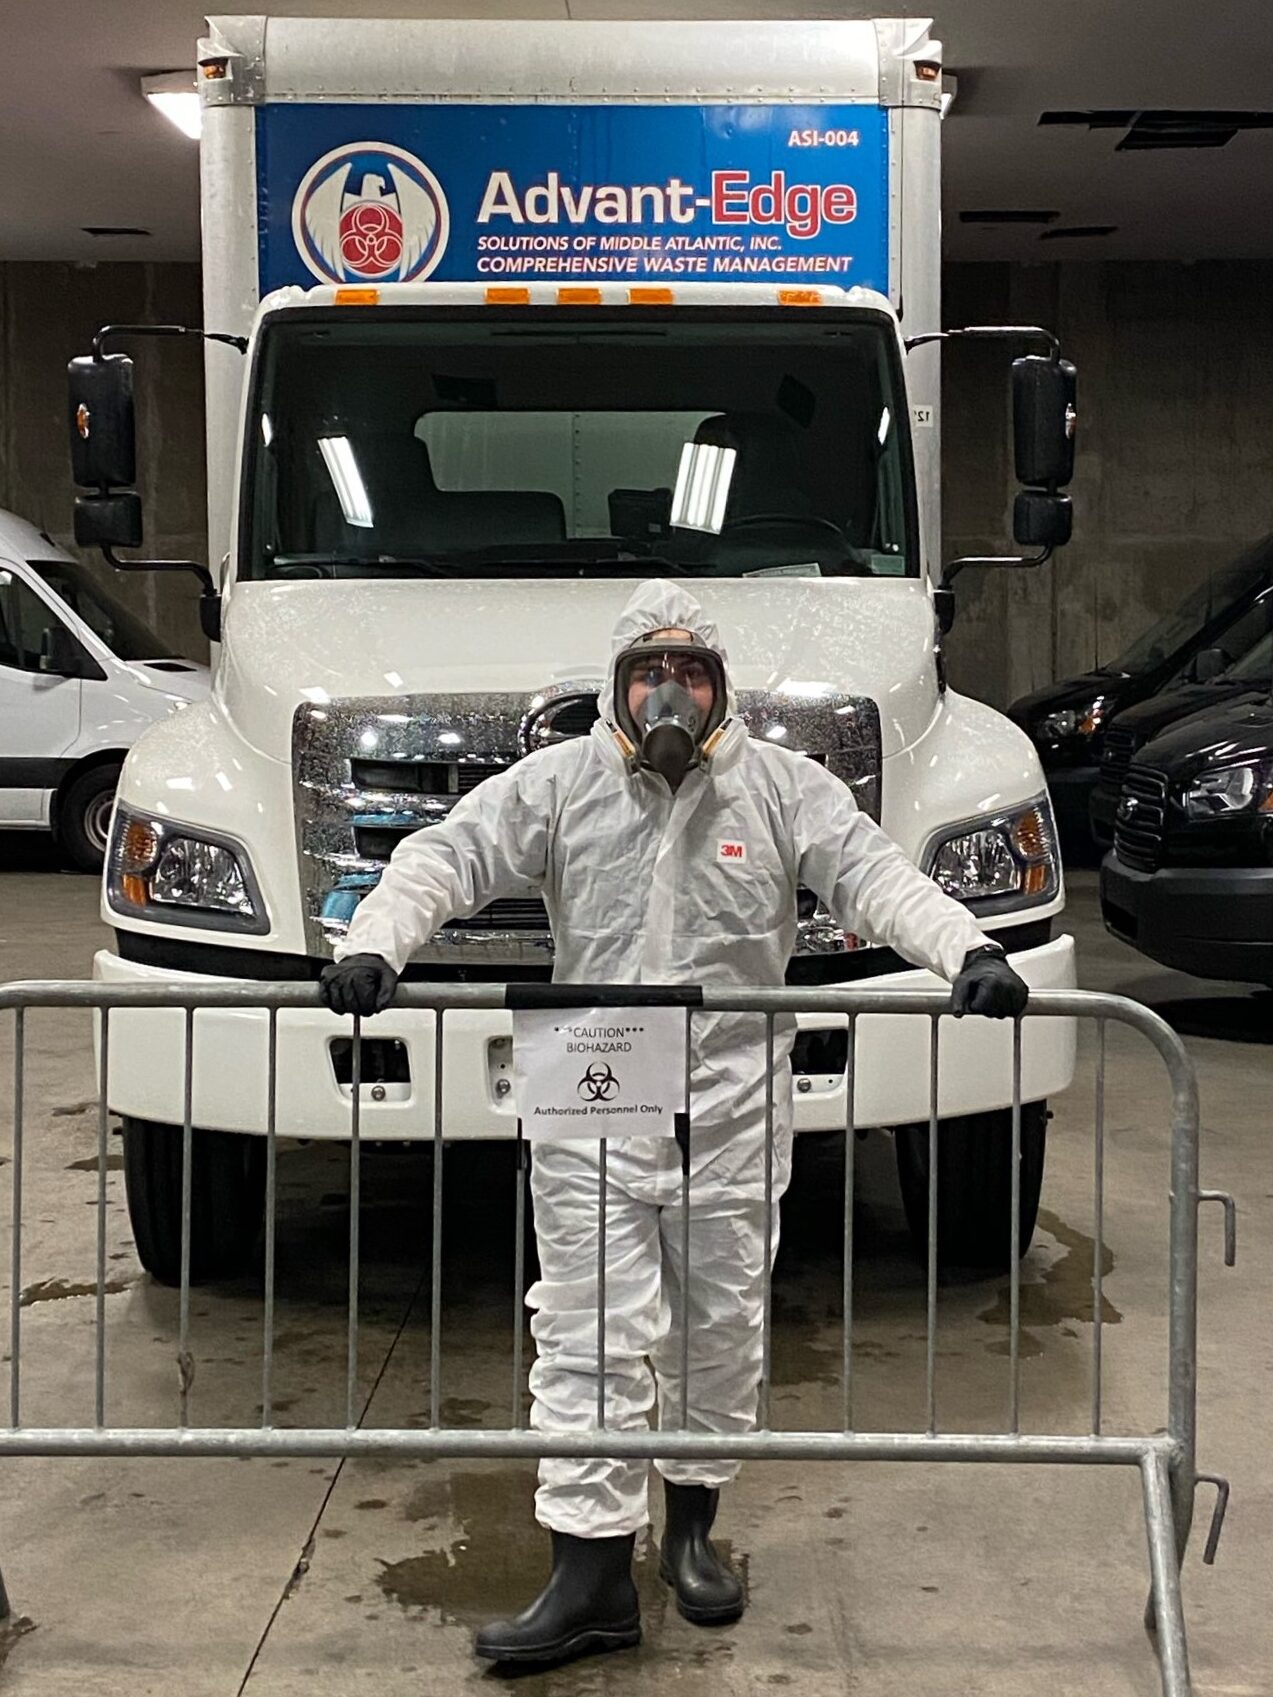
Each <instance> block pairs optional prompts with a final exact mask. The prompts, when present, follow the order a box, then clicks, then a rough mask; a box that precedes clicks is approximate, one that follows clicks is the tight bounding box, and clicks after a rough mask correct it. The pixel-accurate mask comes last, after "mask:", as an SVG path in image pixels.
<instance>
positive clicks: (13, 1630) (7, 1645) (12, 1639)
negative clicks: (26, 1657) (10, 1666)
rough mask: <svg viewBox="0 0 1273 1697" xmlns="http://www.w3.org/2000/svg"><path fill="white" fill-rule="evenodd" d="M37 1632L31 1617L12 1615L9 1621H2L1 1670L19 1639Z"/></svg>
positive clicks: (0, 1632) (0, 1630)
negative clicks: (29, 1633)
mask: <svg viewBox="0 0 1273 1697" xmlns="http://www.w3.org/2000/svg"><path fill="white" fill-rule="evenodd" d="M34 1631H35V1622H34V1621H33V1620H32V1619H31V1617H30V1615H10V1616H9V1618H8V1620H0V1669H3V1667H4V1664H5V1663H6V1662H7V1661H8V1659H9V1653H10V1651H11V1650H12V1649H13V1646H14V1645H15V1644H16V1643H17V1642H18V1640H19V1638H25V1637H26V1635H27V1633H28V1632H34Z"/></svg>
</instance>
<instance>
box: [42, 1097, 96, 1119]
mask: <svg viewBox="0 0 1273 1697" xmlns="http://www.w3.org/2000/svg"><path fill="white" fill-rule="evenodd" d="M96 1106H97V1097H96V1096H93V1097H91V1098H90V1099H89V1100H88V1101H87V1102H64V1103H63V1104H62V1106H61V1107H60V1108H54V1109H53V1118H54V1119H55V1120H59V1119H76V1118H78V1117H79V1115H80V1114H87V1113H88V1112H89V1111H90V1109H93V1108H96Z"/></svg>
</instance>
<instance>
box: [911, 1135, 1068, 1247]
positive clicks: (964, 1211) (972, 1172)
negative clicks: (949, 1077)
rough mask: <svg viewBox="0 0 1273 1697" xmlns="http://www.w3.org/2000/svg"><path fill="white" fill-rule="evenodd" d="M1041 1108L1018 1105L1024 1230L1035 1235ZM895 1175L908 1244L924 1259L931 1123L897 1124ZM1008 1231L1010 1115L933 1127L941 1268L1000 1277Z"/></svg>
mask: <svg viewBox="0 0 1273 1697" xmlns="http://www.w3.org/2000/svg"><path fill="white" fill-rule="evenodd" d="M1047 1131H1048V1107H1047V1103H1046V1102H1023V1103H1022V1105H1021V1232H1020V1236H1019V1238H1018V1242H1017V1253H1018V1255H1019V1256H1020V1255H1024V1254H1025V1252H1026V1250H1027V1249H1029V1247H1030V1240H1031V1239H1032V1238H1033V1236H1034V1228H1035V1224H1036V1223H1037V1221H1038V1217H1039V1194H1040V1192H1041V1190H1042V1188H1043V1164H1044V1156H1045V1153H1046V1148H1047ZM894 1143H895V1144H896V1147H897V1176H898V1179H899V1180H900V1181H901V1186H902V1204H903V1206H904V1208H905V1210H906V1223H907V1225H908V1226H909V1227H910V1234H911V1241H912V1243H913V1244H914V1245H915V1249H916V1251H917V1252H918V1253H919V1255H920V1256H922V1257H923V1258H924V1259H925V1260H926V1259H927V1256H928V1125H927V1123H926V1122H925V1123H922V1124H919V1125H902V1126H898V1128H897V1131H896V1134H895V1136H894ZM1011 1231H1012V1111H1011V1109H1009V1108H1001V1109H999V1110H997V1111H996V1112H993V1113H985V1114H962V1115H960V1116H958V1117H957V1118H954V1119H948V1120H942V1121H941V1122H940V1124H939V1125H938V1127H937V1259H938V1262H939V1263H940V1264H942V1265H944V1266H953V1267H979V1268H982V1269H984V1270H986V1271H987V1272H989V1271H996V1270H997V1271H1002V1270H1003V1269H1004V1268H1006V1267H1007V1266H1008V1264H1009V1260H1010V1245H1011Z"/></svg>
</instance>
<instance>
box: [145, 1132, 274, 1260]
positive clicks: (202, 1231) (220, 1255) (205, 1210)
mask: <svg viewBox="0 0 1273 1697" xmlns="http://www.w3.org/2000/svg"><path fill="white" fill-rule="evenodd" d="M123 1128H124V1188H125V1191H126V1193H127V1196H128V1217H129V1220H130V1222H131V1224H132V1228H133V1238H134V1241H135V1242H136V1245H137V1257H138V1259H139V1260H140V1262H141V1264H142V1266H143V1267H144V1268H145V1269H146V1271H147V1272H148V1273H150V1274H151V1275H152V1277H154V1278H156V1279H158V1281H159V1283H160V1284H164V1285H179V1284H180V1283H181V1142H182V1138H181V1127H180V1126H179V1125H161V1124H156V1123H155V1122H154V1121H151V1120H137V1119H131V1118H129V1117H127V1116H125V1117H124V1119H123ZM191 1153H192V1158H193V1170H192V1173H191V1184H190V1283H191V1284H192V1285H195V1284H204V1283H206V1282H207V1281H208V1280H210V1279H226V1278H233V1277H235V1276H236V1275H237V1274H239V1273H243V1272H245V1271H246V1270H247V1269H248V1268H249V1267H250V1266H251V1264H252V1260H253V1256H254V1252H255V1249H256V1244H257V1240H258V1238H259V1236H260V1233H261V1227H262V1222H263V1218H264V1213H265V1139H264V1138H262V1137H247V1136H240V1135H239V1134H237V1133H235V1132H232V1131H201V1130H199V1129H197V1128H196V1130H195V1132H194V1140H193V1143H192V1146H191Z"/></svg>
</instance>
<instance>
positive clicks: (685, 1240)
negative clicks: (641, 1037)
mask: <svg viewBox="0 0 1273 1697" xmlns="http://www.w3.org/2000/svg"><path fill="white" fill-rule="evenodd" d="M693 1021H694V1010H693V1008H690V1007H687V1008H686V1010H685V1110H684V1116H683V1118H682V1121H681V1125H682V1129H683V1130H684V1133H685V1136H684V1139H683V1140H682V1142H681V1430H682V1431H684V1430H685V1428H686V1427H687V1426H688V1425H689V1423H690V1034H691V1032H692V1030H693Z"/></svg>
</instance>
